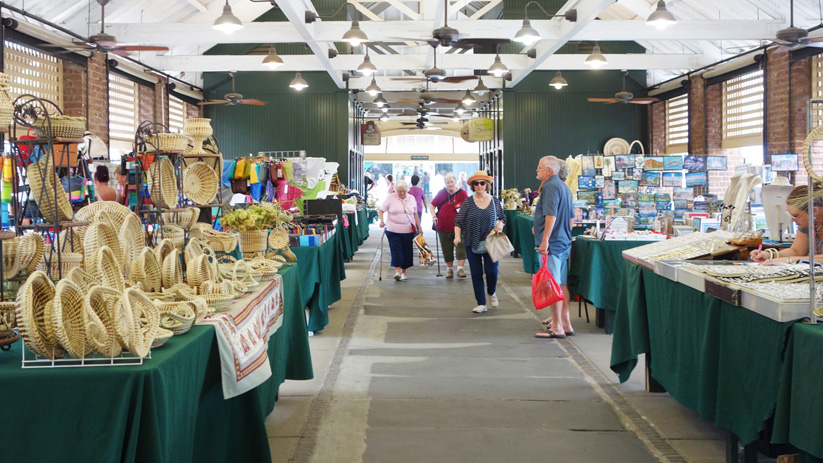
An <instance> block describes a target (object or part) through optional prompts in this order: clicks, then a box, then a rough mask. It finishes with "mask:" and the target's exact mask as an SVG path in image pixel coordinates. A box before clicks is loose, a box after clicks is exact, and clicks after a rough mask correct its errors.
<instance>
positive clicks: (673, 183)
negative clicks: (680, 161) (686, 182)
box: [663, 172, 683, 188]
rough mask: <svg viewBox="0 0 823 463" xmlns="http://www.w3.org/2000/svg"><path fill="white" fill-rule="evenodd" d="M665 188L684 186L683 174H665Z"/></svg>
mask: <svg viewBox="0 0 823 463" xmlns="http://www.w3.org/2000/svg"><path fill="white" fill-rule="evenodd" d="M663 186H664V187H674V188H681V187H682V186H683V172H663Z"/></svg>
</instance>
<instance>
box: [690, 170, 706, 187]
mask: <svg viewBox="0 0 823 463" xmlns="http://www.w3.org/2000/svg"><path fill="white" fill-rule="evenodd" d="M708 184H709V179H708V177H707V176H706V172H689V173H687V174H686V186H687V187H690V186H691V187H694V186H706V185H708Z"/></svg>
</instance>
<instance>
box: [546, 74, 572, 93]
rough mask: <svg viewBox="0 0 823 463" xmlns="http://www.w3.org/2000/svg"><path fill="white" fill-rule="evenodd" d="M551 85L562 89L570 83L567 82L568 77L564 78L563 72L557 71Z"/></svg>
mask: <svg viewBox="0 0 823 463" xmlns="http://www.w3.org/2000/svg"><path fill="white" fill-rule="evenodd" d="M549 85H551V86H552V87H554V88H556V89H557V90H560V89H561V88H563V87H565V86H567V85H569V83H568V82H566V79H564V78H563V74H561V73H560V71H557V72H555V73H554V79H552V81H551V82H549Z"/></svg>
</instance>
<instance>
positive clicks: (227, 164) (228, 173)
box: [220, 161, 234, 188]
mask: <svg viewBox="0 0 823 463" xmlns="http://www.w3.org/2000/svg"><path fill="white" fill-rule="evenodd" d="M233 176H234V161H223V175H222V176H221V177H220V181H221V182H222V183H223V186H224V187H226V188H229V187H230V186H231V178H232V177H233Z"/></svg>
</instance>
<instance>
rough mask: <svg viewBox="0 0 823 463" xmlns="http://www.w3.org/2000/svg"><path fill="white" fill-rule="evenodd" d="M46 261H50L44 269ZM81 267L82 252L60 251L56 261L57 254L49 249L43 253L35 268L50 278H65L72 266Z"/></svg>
mask: <svg viewBox="0 0 823 463" xmlns="http://www.w3.org/2000/svg"><path fill="white" fill-rule="evenodd" d="M46 261H49V262H50V265H49V270H48V271H46ZM78 267H79V268H83V254H80V253H77V252H61V253H60V260H59V263H58V259H57V254H55V253H52V252H51V249H49V250H48V251H46V253H45V254H44V255H43V260H42V261H41V262H40V264H38V265H37V270H40V271H43V272H46V273H48V274H49V275H51V277H52V278H54V279H57V278H60V277H62V278H65V277H66V275H68V274H69V272H70V271H71V269H73V268H78Z"/></svg>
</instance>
